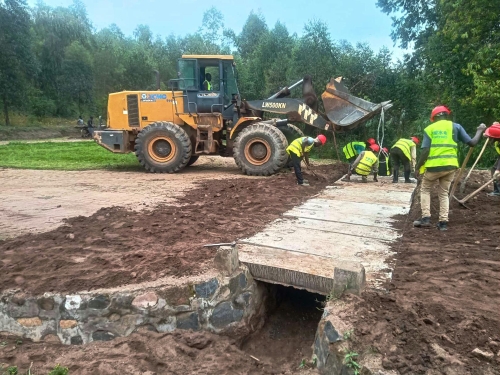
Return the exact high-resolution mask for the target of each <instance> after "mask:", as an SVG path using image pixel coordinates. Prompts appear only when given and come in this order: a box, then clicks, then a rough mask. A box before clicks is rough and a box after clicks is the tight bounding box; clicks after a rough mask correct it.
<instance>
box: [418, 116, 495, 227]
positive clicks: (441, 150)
mask: <svg viewBox="0 0 500 375" xmlns="http://www.w3.org/2000/svg"><path fill="white" fill-rule="evenodd" d="M450 113H451V112H450V110H449V109H448V108H446V107H445V106H438V107H436V108H434V109H433V110H432V113H431V122H432V123H431V124H430V125H429V126H427V127H426V128H425V129H424V139H423V141H422V154H421V155H420V159H419V161H418V163H417V165H416V167H415V176H416V177H418V176H419V175H420V174H422V173H423V178H422V188H421V191H420V206H421V208H422V217H421V218H420V219H419V220H416V221H414V222H413V225H414V226H415V227H418V228H421V227H430V226H431V188H432V186H433V185H434V183H435V182H436V181H437V182H438V183H439V193H438V195H439V222H438V225H437V227H438V229H439V230H447V229H448V210H449V204H450V201H449V197H448V191H449V190H450V185H451V182H452V181H453V177H454V175H455V171H456V170H457V168H458V158H457V144H458V142H459V141H460V142H462V143H465V144H467V145H469V146H471V147H474V146H475V145H477V143H478V142H479V139H480V138H481V135H482V134H483V132H484V130H485V129H486V125H484V124H481V125H479V126H478V127H477V131H476V135H475V136H474V138H472V139H471V137H470V136H469V135H468V134H467V132H466V131H465V129H464V128H463V127H462V126H461V125H459V124H455V123H453V122H452V121H450V119H449V117H450Z"/></svg>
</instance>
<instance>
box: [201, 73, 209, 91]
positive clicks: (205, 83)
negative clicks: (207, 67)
mask: <svg viewBox="0 0 500 375" xmlns="http://www.w3.org/2000/svg"><path fill="white" fill-rule="evenodd" d="M198 82H199V81H198ZM203 90H205V91H212V75H211V74H210V73H207V74H205V80H204V81H203Z"/></svg>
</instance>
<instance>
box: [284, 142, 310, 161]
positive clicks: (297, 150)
mask: <svg viewBox="0 0 500 375" xmlns="http://www.w3.org/2000/svg"><path fill="white" fill-rule="evenodd" d="M302 139H304V137H301V138H297V139H296V140H295V141H293V142H292V143H290V146H288V147H287V148H286V152H287V153H288V155H290V152H293V153H294V154H295V155H297V156H298V157H299V158H301V157H302V156H304V153H307V152H309V151H311V149H312V148H313V147H314V143H313V144H312V145H310V146H306V148H305V149H304V153H302Z"/></svg>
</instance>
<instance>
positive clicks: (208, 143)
mask: <svg viewBox="0 0 500 375" xmlns="http://www.w3.org/2000/svg"><path fill="white" fill-rule="evenodd" d="M213 148H214V132H213V130H212V126H211V125H198V127H197V128H196V145H195V147H194V153H195V154H196V155H198V154H210V153H211V151H212V150H213Z"/></svg>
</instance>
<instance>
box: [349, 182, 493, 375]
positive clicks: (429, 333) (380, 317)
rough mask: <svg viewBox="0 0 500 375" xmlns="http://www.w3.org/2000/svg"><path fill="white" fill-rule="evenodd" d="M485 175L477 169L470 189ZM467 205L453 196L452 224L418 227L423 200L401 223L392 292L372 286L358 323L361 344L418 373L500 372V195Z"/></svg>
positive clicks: (386, 362)
mask: <svg viewBox="0 0 500 375" xmlns="http://www.w3.org/2000/svg"><path fill="white" fill-rule="evenodd" d="M483 180H484V178H483V177H482V176H479V175H473V178H471V180H469V181H470V184H469V186H468V189H467V190H468V191H467V192H466V194H467V193H469V192H471V191H472V190H473V189H475V188H477V187H478V186H479V185H480V184H481V183H482V182H483ZM436 194H437V192H434V193H433V201H432V216H433V221H434V222H436V221H437V218H438V212H437V208H438V206H439V203H438V202H437V199H436V198H435V197H436ZM464 195H465V194H464ZM468 206H469V207H470V208H471V209H470V210H467V209H464V208H462V207H461V206H459V204H458V203H457V202H454V203H452V205H451V208H452V211H451V212H450V222H449V229H448V231H447V232H440V231H438V230H437V229H436V228H435V227H432V228H429V229H418V228H413V219H416V218H418V217H419V216H420V205H419V204H415V205H414V207H413V208H412V211H411V213H410V217H409V218H408V219H404V220H402V221H401V222H400V223H399V225H400V226H401V227H402V229H403V230H404V235H403V237H402V238H401V239H400V240H399V241H398V242H397V243H396V244H395V245H394V247H393V250H394V251H396V252H397V264H396V269H395V272H394V278H393V281H392V283H391V285H389V286H388V288H389V293H387V294H376V293H365V294H364V295H363V300H362V302H360V303H359V304H358V308H357V314H356V319H357V321H356V322H355V323H354V327H356V330H355V333H356V338H355V340H356V345H357V346H358V347H359V348H360V351H362V350H366V349H369V348H372V350H373V346H375V349H376V350H378V351H380V352H381V353H382V354H383V355H384V362H383V365H384V367H385V368H387V369H394V370H398V371H399V373H401V374H412V375H413V374H415V375H417V374H474V375H476V374H477V375H480V374H481V375H483V374H499V373H500V246H499V245H500V240H499V238H500V198H498V197H488V196H487V195H486V192H484V193H481V194H480V195H478V196H477V198H476V199H472V200H471V201H469V203H468ZM475 349H479V350H481V351H482V352H483V353H485V355H482V354H480V353H478V352H477V351H476V353H474V350H475Z"/></svg>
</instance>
